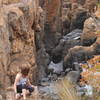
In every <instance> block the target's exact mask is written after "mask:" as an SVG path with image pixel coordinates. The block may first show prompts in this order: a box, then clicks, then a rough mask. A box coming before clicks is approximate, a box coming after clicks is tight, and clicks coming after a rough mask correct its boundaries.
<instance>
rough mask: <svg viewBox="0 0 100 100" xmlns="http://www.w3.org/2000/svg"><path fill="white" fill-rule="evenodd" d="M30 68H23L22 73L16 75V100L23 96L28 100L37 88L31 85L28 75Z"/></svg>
mask: <svg viewBox="0 0 100 100" xmlns="http://www.w3.org/2000/svg"><path fill="white" fill-rule="evenodd" d="M29 70H30V68H29V67H27V66H21V72H19V73H18V74H17V75H16V78H15V82H14V91H15V93H16V100H18V99H19V98H20V97H21V96H23V99H24V100H26V95H27V94H31V93H32V92H33V91H34V89H36V87H35V86H33V85H31V83H30V81H29V78H28V73H29Z"/></svg>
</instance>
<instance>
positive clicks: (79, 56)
mask: <svg viewBox="0 0 100 100" xmlns="http://www.w3.org/2000/svg"><path fill="white" fill-rule="evenodd" d="M97 54H100V38H98V39H97V40H96V42H95V43H94V44H93V45H92V46H90V47H83V46H75V47H74V48H71V49H69V52H68V54H67V55H66V56H65V58H64V66H63V67H64V69H66V68H71V69H73V70H75V66H74V65H73V62H79V63H80V62H82V61H87V60H88V59H90V58H92V57H93V56H94V55H97Z"/></svg>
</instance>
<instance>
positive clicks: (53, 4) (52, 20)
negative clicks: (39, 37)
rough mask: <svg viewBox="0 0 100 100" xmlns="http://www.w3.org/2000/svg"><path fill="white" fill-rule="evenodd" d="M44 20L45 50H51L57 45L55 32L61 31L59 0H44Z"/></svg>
mask: <svg viewBox="0 0 100 100" xmlns="http://www.w3.org/2000/svg"><path fill="white" fill-rule="evenodd" d="M44 9H45V11H46V22H45V26H44V29H45V38H44V43H45V47H46V50H47V51H51V50H52V49H53V48H54V47H55V46H56V45H57V41H56V40H57V39H56V35H57V34H56V33H60V32H61V24H60V23H61V20H60V17H61V1H60V0H51V1H49V0H46V1H45V8H44Z"/></svg>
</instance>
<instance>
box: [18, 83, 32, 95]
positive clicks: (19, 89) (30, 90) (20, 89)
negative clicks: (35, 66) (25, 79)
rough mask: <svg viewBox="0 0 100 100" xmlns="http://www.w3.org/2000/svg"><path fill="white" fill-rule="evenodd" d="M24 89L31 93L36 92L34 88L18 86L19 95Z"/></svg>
mask: <svg viewBox="0 0 100 100" xmlns="http://www.w3.org/2000/svg"><path fill="white" fill-rule="evenodd" d="M22 89H26V90H29V92H30V93H31V92H33V91H34V88H33V87H31V86H26V85H23V84H21V85H17V93H22Z"/></svg>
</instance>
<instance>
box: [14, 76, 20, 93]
mask: <svg viewBox="0 0 100 100" xmlns="http://www.w3.org/2000/svg"><path fill="white" fill-rule="evenodd" d="M20 77H21V76H20V74H17V75H16V78H15V82H14V92H15V93H17V87H16V86H17V83H18V82H19V80H20Z"/></svg>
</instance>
